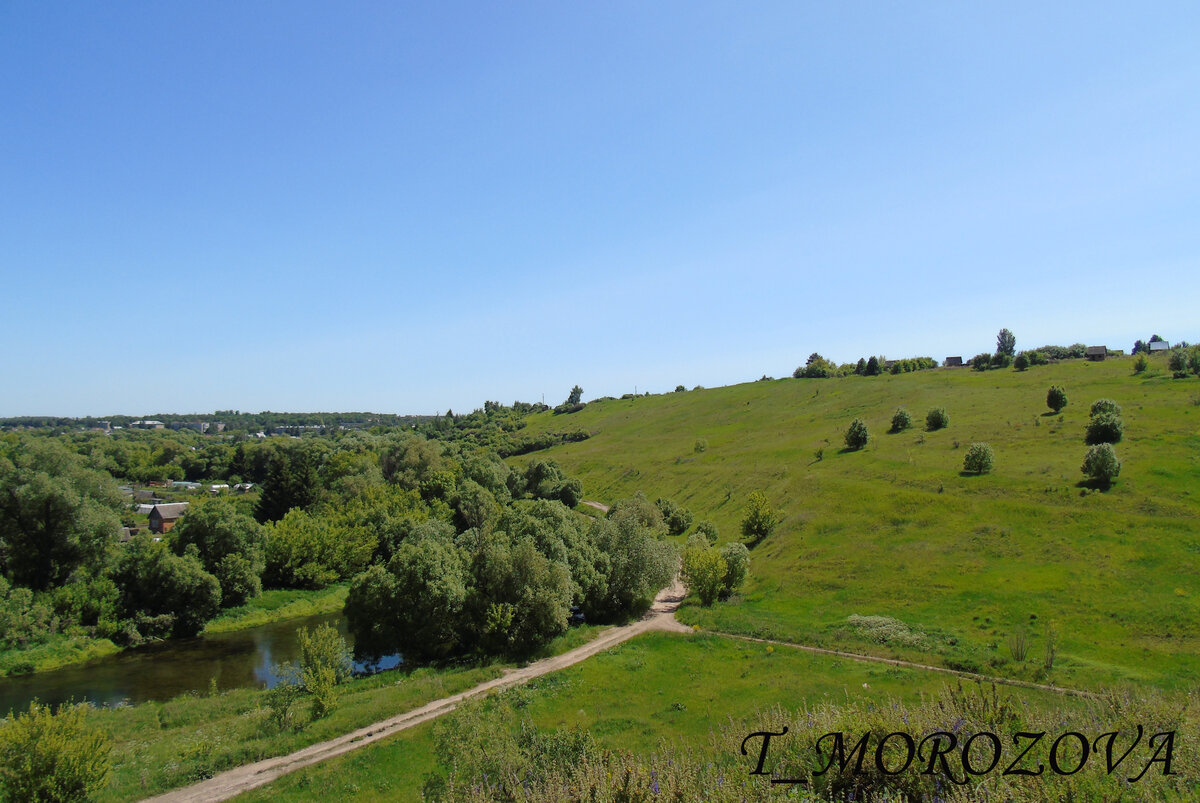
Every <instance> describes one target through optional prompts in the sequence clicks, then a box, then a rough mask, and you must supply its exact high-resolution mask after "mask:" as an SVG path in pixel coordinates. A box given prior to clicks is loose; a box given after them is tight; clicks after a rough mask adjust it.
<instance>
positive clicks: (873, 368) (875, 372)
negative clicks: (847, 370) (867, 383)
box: [863, 357, 881, 376]
mask: <svg viewBox="0 0 1200 803" xmlns="http://www.w3.org/2000/svg"><path fill="white" fill-rule="evenodd" d="M880 370H881V369H880V367H879V358H878V357H871V358H870V359H869V360H867V367H866V368H865V369H864V371H863V373H864V375H865V376H879V373H880Z"/></svg>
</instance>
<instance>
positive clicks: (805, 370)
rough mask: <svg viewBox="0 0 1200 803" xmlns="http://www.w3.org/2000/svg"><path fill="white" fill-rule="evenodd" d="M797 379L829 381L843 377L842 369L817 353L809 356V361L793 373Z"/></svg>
mask: <svg viewBox="0 0 1200 803" xmlns="http://www.w3.org/2000/svg"><path fill="white" fill-rule="evenodd" d="M792 376H793V377H795V378H796V379H801V378H803V379H827V378H829V377H834V376H841V369H839V368H838V366H836V365H834V364H833V363H832V362H830V361H829V360H827V359H825V358H824V357H822V356H821V355H820V354H817V353H816V352H815V351H814V352H813V353H812V354H810V355H808V361H807V362H806V363H805V364H804V365H802V366H800V367H798V368H797V369H796V370H795V371H793V372H792Z"/></svg>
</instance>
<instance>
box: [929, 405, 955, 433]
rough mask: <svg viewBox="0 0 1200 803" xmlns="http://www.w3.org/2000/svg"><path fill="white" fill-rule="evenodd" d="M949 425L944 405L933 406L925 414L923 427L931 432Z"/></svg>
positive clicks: (948, 417)
mask: <svg viewBox="0 0 1200 803" xmlns="http://www.w3.org/2000/svg"><path fill="white" fill-rule="evenodd" d="M948 426H950V416H949V415H947V414H946V408H945V407H934V408H933V409H931V410H930V411H929V412H928V413H926V414H925V429H927V430H929V431H930V432H933V431H935V430H939V429H945V428H946V427H948Z"/></svg>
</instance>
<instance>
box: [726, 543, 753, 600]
mask: <svg viewBox="0 0 1200 803" xmlns="http://www.w3.org/2000/svg"><path fill="white" fill-rule="evenodd" d="M721 557H722V558H724V559H725V577H724V578H723V579H722V580H721V598H722V599H727V598H728V597H729V596H730V595H731V594H733V592H734V591H737V590H738V589H739V588H741V587H742V584H743V583H745V582H746V575H747V574H748V573H749V572H750V550H749V549H746V545H745V544H742V543H738V542H737V541H734V542H733V543H729V544H726V545H725V546H723V547H721Z"/></svg>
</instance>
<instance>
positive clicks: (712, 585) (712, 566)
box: [683, 544, 745, 607]
mask: <svg viewBox="0 0 1200 803" xmlns="http://www.w3.org/2000/svg"><path fill="white" fill-rule="evenodd" d="M742 548H743V549H745V547H744V546H743V547H742ZM728 568H729V566H728V564H727V563H726V562H725V558H723V557H721V553H720V552H718V551H717V550H715V549H713V548H712V547H710V546H708V545H707V544H706V545H705V546H704V547H703V548H692V549H688V550H686V551H685V552H684V553H683V581H684V582H685V583H686V584H687V587H688V588H689V589H691V590H692V592H693V593H695V594H696V596H698V597H700V604H701V605H704V606H705V607H707V606H709V605H712V604H713V603H714V602H716V600H717V596H718V595H719V594H720V593H721V586H722V583H723V581H724V579H725V572H726V571H727V570H728Z"/></svg>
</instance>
